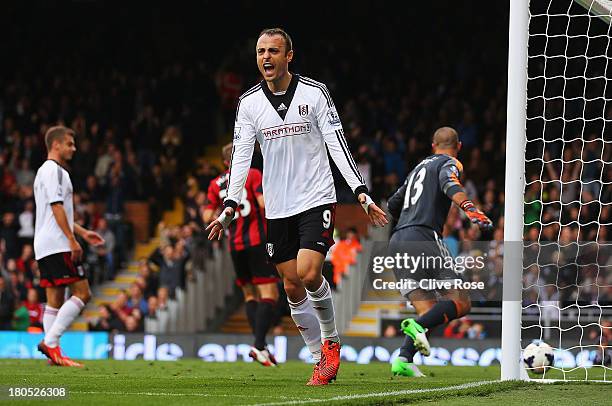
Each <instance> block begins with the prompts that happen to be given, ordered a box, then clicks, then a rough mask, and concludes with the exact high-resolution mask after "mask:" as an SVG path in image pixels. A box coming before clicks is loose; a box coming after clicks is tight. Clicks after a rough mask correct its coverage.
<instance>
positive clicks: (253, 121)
mask: <svg viewBox="0 0 612 406" xmlns="http://www.w3.org/2000/svg"><path fill="white" fill-rule="evenodd" d="M255 140H257V141H258V142H259V144H260V145H261V152H262V154H263V191H264V199H265V204H266V218H269V219H277V218H285V217H290V216H293V215H295V214H299V213H302V212H304V211H306V210H308V209H311V208H313V207H317V206H321V205H323V204H328V203H335V202H336V189H335V187H334V180H333V177H332V172H331V167H330V164H329V160H328V156H327V151H329V154H330V156H331V158H332V159H333V160H334V163H335V164H336V166H337V167H338V169H339V170H340V172H341V173H342V175H343V176H344V178H345V179H346V182H347V183H348V185H349V186H350V187H351V189H352V190H353V192H355V193H356V194H359V193H361V192H367V187H366V186H365V184H364V180H363V178H362V176H361V174H360V173H359V170H358V169H357V165H356V164H355V161H354V160H353V158H352V156H351V154H350V152H349V149H348V144H347V142H346V139H345V138H344V131H343V129H342V123H341V122H340V118H339V117H338V113H337V111H336V108H335V106H334V102H333V101H332V98H331V96H330V94H329V91H328V90H327V87H326V86H325V85H324V84H322V83H320V82H317V81H314V80H312V79H309V78H306V77H303V76H299V75H297V74H293V75H292V78H291V83H290V84H289V87H288V88H287V91H286V92H285V93H284V94H273V93H272V92H271V91H270V89H269V88H268V86H267V84H266V83H265V82H264V81H262V82H261V83H259V84H257V85H256V86H254V87H252V88H251V89H249V90H248V91H247V92H246V93H244V94H243V95H242V96H241V97H240V100H239V103H238V108H237V111H236V122H235V126H234V142H233V144H234V145H233V150H232V159H231V165H230V178H229V185H228V195H227V198H226V199H225V202H226V205H228V204H227V203H229V205H232V206H233V204H234V203H236V204H237V203H238V202H240V200H241V194H242V190H243V188H244V183H245V181H246V178H247V175H248V171H249V167H250V165H251V157H252V155H253V149H254V147H255ZM230 201H231V202H230Z"/></svg>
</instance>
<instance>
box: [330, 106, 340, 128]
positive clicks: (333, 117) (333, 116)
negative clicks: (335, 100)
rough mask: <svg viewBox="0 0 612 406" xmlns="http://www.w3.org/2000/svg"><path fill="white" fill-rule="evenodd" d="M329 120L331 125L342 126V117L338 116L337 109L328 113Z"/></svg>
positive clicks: (332, 109)
mask: <svg viewBox="0 0 612 406" xmlns="http://www.w3.org/2000/svg"><path fill="white" fill-rule="evenodd" d="M327 119H328V120H329V124H330V125H340V116H338V113H337V112H336V109H335V108H331V109H329V111H328V112H327Z"/></svg>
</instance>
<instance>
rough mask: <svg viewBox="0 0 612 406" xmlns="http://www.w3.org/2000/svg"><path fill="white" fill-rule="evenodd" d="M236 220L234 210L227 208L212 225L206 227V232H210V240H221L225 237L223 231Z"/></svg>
mask: <svg viewBox="0 0 612 406" xmlns="http://www.w3.org/2000/svg"><path fill="white" fill-rule="evenodd" d="M233 219H234V209H232V208H231V207H226V208H225V210H223V211H222V212H221V214H220V215H219V217H217V218H216V219H215V220H214V221H213V222H212V223H210V224H209V225H208V227H206V231H209V230H210V233H209V234H208V239H209V240H220V239H221V237H223V230H224V229H226V228H227V227H229V225H230V223H231V222H232V220H233Z"/></svg>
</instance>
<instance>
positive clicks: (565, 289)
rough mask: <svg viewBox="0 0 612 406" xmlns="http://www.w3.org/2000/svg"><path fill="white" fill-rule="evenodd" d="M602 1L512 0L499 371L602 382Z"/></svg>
mask: <svg viewBox="0 0 612 406" xmlns="http://www.w3.org/2000/svg"><path fill="white" fill-rule="evenodd" d="M611 42H612V1H610V0H531V1H529V0H510V23H509V51H508V104H507V126H506V152H507V153H506V184H505V216H504V225H505V227H504V241H505V245H504V274H503V303H502V359H501V367H502V369H501V379H502V380H513V379H514V380H516V379H528V375H527V373H526V372H525V369H524V368H523V366H522V363H521V350H522V348H525V347H526V346H527V345H528V344H529V343H531V342H532V341H534V340H539V341H544V342H546V343H548V344H549V345H550V346H551V347H553V349H554V352H555V361H554V363H553V365H552V366H551V367H550V368H547V369H546V370H545V372H544V373H543V375H540V376H538V378H542V379H544V380H588V381H605V382H612V359H611V358H612V272H611V271H612V244H611V243H610V242H609V240H610V238H609V236H610V232H611V231H612V62H611V61H610V60H611V59H612V45H610V44H611Z"/></svg>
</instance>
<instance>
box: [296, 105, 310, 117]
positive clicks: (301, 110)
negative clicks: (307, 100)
mask: <svg viewBox="0 0 612 406" xmlns="http://www.w3.org/2000/svg"><path fill="white" fill-rule="evenodd" d="M298 113H300V116H302V117H306V116H307V115H308V105H307V104H300V105H299V106H298Z"/></svg>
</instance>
